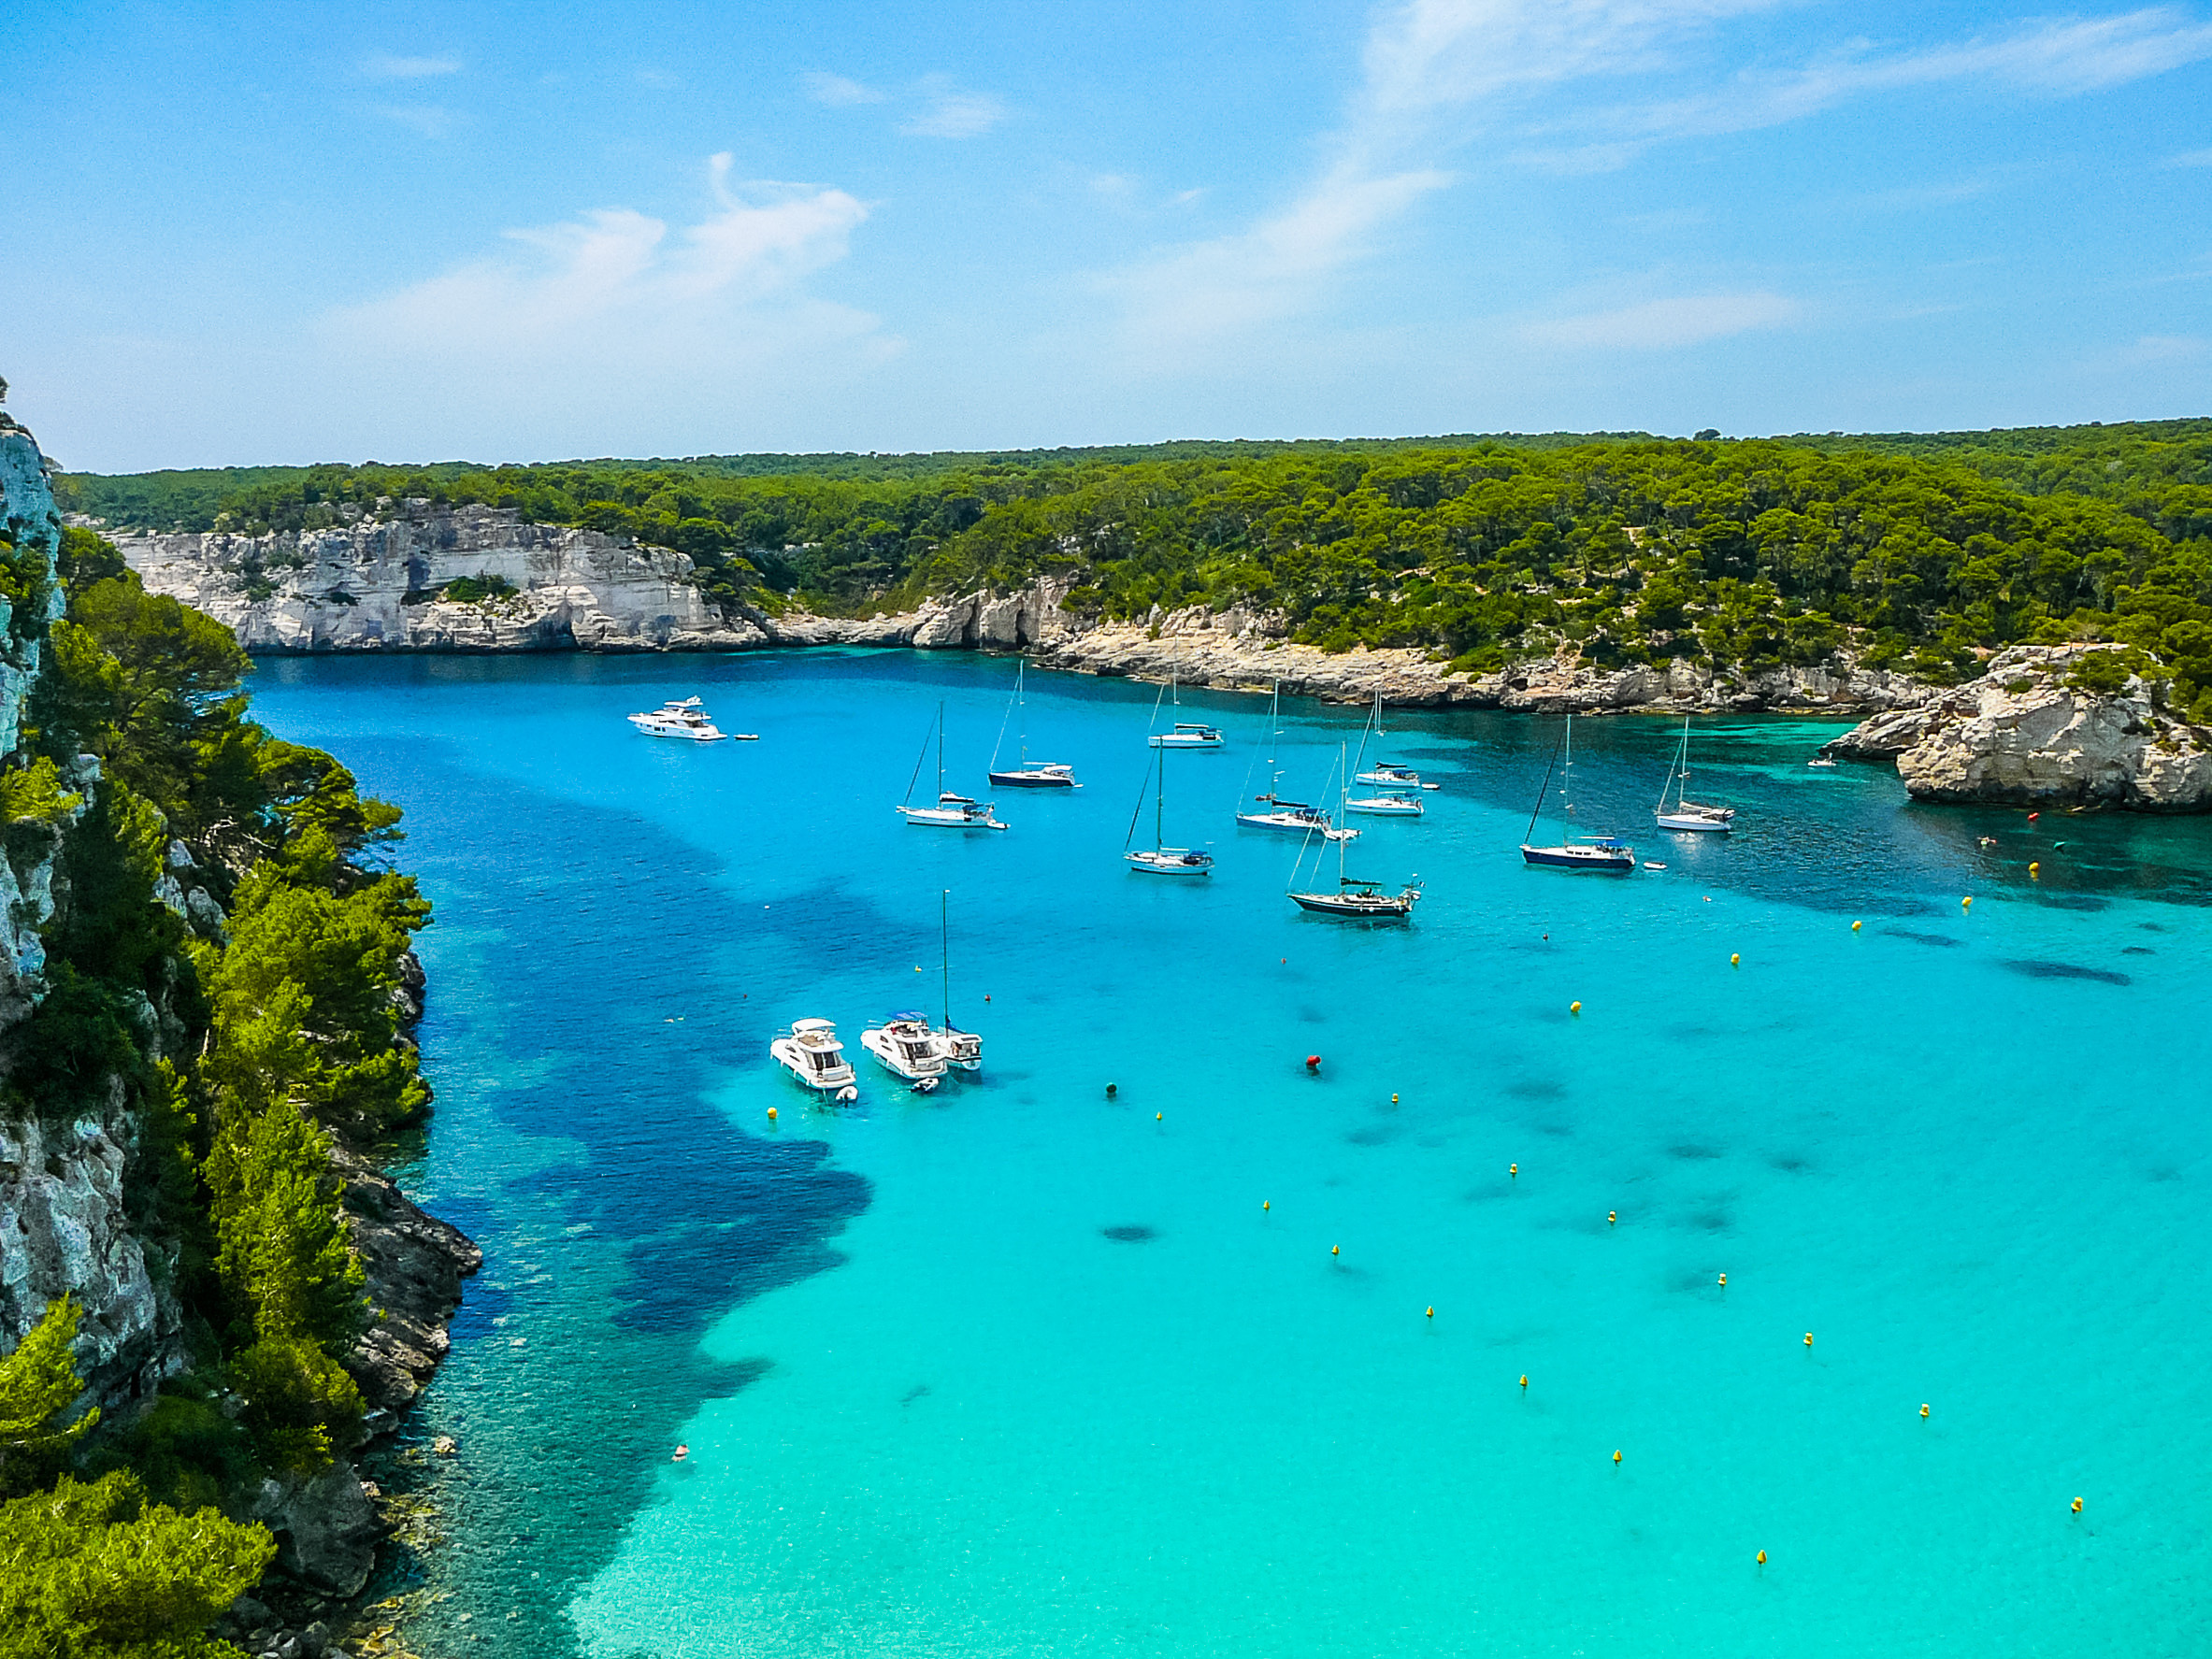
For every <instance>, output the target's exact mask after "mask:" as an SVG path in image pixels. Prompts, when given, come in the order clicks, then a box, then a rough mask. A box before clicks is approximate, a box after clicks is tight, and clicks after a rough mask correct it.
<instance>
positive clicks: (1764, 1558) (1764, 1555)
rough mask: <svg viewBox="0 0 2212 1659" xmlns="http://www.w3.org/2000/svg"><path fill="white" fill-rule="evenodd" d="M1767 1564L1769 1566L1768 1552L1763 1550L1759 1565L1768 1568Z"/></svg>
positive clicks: (1760, 1554)
mask: <svg viewBox="0 0 2212 1659" xmlns="http://www.w3.org/2000/svg"><path fill="white" fill-rule="evenodd" d="M1766 1564H1767V1552H1765V1551H1764V1550H1761V1551H1760V1552H1759V1565H1760V1566H1766Z"/></svg>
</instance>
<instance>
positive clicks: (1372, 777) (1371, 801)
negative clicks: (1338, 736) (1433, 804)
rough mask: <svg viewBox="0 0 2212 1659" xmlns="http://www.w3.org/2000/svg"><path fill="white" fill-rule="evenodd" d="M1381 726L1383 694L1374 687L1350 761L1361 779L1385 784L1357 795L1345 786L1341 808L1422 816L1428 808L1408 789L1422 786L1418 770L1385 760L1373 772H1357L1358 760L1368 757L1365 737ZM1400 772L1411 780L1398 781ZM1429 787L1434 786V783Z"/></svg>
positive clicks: (1377, 814)
mask: <svg viewBox="0 0 2212 1659" xmlns="http://www.w3.org/2000/svg"><path fill="white" fill-rule="evenodd" d="M1382 729H1383V694H1382V693H1381V692H1380V691H1377V692H1376V693H1375V708H1374V712H1373V713H1372V715H1370V716H1369V717H1368V722H1367V724H1366V726H1365V727H1364V728H1362V730H1361V731H1360V734H1359V756H1358V759H1357V760H1355V761H1354V762H1353V763H1352V767H1353V770H1354V771H1355V772H1357V776H1358V779H1359V781H1360V782H1362V783H1367V784H1381V785H1386V787H1385V788H1383V790H1382V791H1381V793H1380V794H1371V795H1357V796H1356V795H1354V794H1352V792H1351V790H1349V789H1346V790H1345V791H1344V792H1343V796H1342V801H1343V809H1344V810H1345V811H1346V812H1364V813H1366V814H1367V815H1368V816H1369V817H1370V818H1420V817H1424V816H1425V815H1426V814H1427V813H1428V810H1429V808H1427V807H1425V806H1423V805H1422V804H1421V797H1420V796H1419V795H1417V794H1413V793H1411V792H1412V791H1414V790H1416V789H1419V788H1421V787H1422V784H1421V776H1420V774H1419V773H1417V772H1415V771H1413V770H1411V769H1410V768H1408V767H1405V766H1399V765H1390V764H1388V763H1385V764H1384V765H1378V766H1377V767H1376V768H1375V769H1374V770H1373V771H1372V772H1358V770H1357V769H1358V766H1359V765H1360V763H1361V762H1363V761H1365V760H1366V759H1367V740H1368V738H1369V737H1371V736H1374V735H1377V734H1379V733H1380V732H1381V731H1382ZM1401 774H1402V776H1403V778H1404V779H1408V780H1410V781H1400V775H1401ZM1429 787H1430V788H1433V787H1434V785H1429Z"/></svg>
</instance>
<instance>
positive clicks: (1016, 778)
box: [990, 772, 1075, 789]
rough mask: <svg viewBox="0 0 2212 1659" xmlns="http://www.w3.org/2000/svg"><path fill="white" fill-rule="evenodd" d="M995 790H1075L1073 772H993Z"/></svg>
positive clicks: (992, 784) (992, 780)
mask: <svg viewBox="0 0 2212 1659" xmlns="http://www.w3.org/2000/svg"><path fill="white" fill-rule="evenodd" d="M990 779H991V787H992V788H993V789H1073V788H1074V787H1075V776H1074V774H1073V773H1071V772H993V773H991V774H990Z"/></svg>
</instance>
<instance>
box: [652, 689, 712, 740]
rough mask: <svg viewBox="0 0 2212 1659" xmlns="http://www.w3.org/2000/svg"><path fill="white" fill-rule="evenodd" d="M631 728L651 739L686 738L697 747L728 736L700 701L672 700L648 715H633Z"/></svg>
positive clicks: (690, 699) (695, 698) (689, 698)
mask: <svg viewBox="0 0 2212 1659" xmlns="http://www.w3.org/2000/svg"><path fill="white" fill-rule="evenodd" d="M629 720H630V724H632V725H634V726H636V727H637V728H638V729H639V731H640V732H643V733H644V734H645V735H646V736H647V737H687V738H689V739H690V740H691V741H692V742H694V743H719V742H721V741H722V740H723V738H725V737H728V736H729V734H728V733H726V732H725V731H723V730H721V729H720V728H719V727H717V726H716V725H715V723H714V722H712V721H711V720H709V719H708V718H707V711H706V709H705V708H701V707H700V705H699V700H698V699H697V697H684V698H682V699H681V700H679V699H676V698H670V699H669V700H668V702H666V703H663V704H662V705H661V706H660V707H659V708H655V709H653V710H652V711H650V712H648V713H641V714H633V715H631V716H630V717H629Z"/></svg>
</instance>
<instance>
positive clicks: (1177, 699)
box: [1144, 665, 1223, 749]
mask: <svg viewBox="0 0 2212 1659" xmlns="http://www.w3.org/2000/svg"><path fill="white" fill-rule="evenodd" d="M1161 696H1164V697H1166V698H1167V699H1168V700H1169V702H1168V706H1169V707H1170V708H1175V709H1180V708H1181V707H1182V703H1183V699H1182V697H1181V696H1180V695H1179V694H1177V693H1176V690H1175V669H1174V667H1173V666H1172V665H1171V666H1170V667H1169V669H1168V683H1167V687H1166V689H1165V690H1164V691H1163V692H1162V693H1161ZM1159 709H1160V699H1159V697H1155V698H1154V699H1153V700H1152V718H1153V719H1154V720H1157V719H1159ZM1144 741H1145V742H1147V743H1149V744H1151V745H1152V747H1153V748H1155V749H1219V748H1221V747H1222V743H1223V738H1222V736H1221V733H1220V732H1219V731H1218V730H1216V729H1215V728H1214V727H1213V726H1210V725H1208V724H1206V723H1205V722H1203V721H1196V720H1179V721H1177V722H1175V723H1174V725H1173V726H1172V727H1171V728H1170V729H1169V730H1167V731H1165V732H1155V733H1153V734H1152V736H1151V737H1147V738H1145V739H1144Z"/></svg>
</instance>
